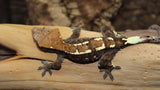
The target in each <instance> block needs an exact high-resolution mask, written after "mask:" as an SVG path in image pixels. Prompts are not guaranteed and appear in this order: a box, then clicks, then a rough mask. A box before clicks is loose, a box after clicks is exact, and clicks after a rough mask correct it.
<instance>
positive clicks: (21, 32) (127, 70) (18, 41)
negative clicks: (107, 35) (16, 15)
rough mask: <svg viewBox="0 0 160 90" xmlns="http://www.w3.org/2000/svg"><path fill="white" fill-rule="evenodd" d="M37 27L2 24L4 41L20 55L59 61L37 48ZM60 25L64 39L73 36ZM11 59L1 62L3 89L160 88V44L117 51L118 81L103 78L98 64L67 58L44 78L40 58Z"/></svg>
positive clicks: (0, 39) (0, 41)
mask: <svg viewBox="0 0 160 90" xmlns="http://www.w3.org/2000/svg"><path fill="white" fill-rule="evenodd" d="M33 27H43V26H27V25H14V24H0V44H1V45H3V46H6V47H8V48H11V49H13V50H16V51H17V53H18V56H17V57H35V58H41V59H49V60H53V61H54V60H55V59H56V55H55V54H51V53H44V52H41V51H39V50H38V49H37V47H36V45H35V43H34V42H33V39H32V34H31V29H32V28H33ZM48 27H50V28H59V29H60V32H61V35H62V37H63V38H67V37H69V36H70V35H71V32H72V30H71V29H70V28H68V27H58V26H57V27H56V26H48ZM122 33H123V34H125V35H127V36H131V35H136V34H138V35H146V34H149V35H151V34H153V35H155V32H154V31H149V30H147V31H142V30H140V31H127V32H122ZM99 36H101V34H100V33H97V32H90V31H84V30H82V33H81V37H99ZM17 57H14V58H10V59H7V60H2V61H0V89H54V90H57V89H58V90H59V89H60V90H109V89H119V90H120V89H121V90H122V89H146V90H150V89H153V90H154V89H157V90H158V89H160V45H156V44H148V43H147V44H139V45H133V46H129V47H127V48H124V49H122V50H121V51H119V52H118V53H117V55H116V56H115V58H114V59H113V64H115V65H119V66H121V67H122V69H121V70H118V71H113V72H112V74H113V75H114V77H115V80H114V81H111V80H110V79H109V78H107V79H106V80H103V78H102V76H103V73H100V72H99V70H98V68H97V63H93V64H86V65H81V64H75V63H72V62H70V61H68V60H66V59H65V61H64V63H63V64H62V69H61V70H60V71H53V75H52V76H49V74H48V73H47V74H46V76H45V77H43V78H42V77H41V72H42V71H38V70H37V68H38V67H39V66H41V65H42V64H41V62H40V61H36V60H32V59H20V60H17V59H15V58H17Z"/></svg>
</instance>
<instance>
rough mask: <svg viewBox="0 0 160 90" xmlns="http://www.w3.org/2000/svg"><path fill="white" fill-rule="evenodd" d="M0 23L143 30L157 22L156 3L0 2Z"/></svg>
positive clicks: (136, 0)
mask: <svg viewBox="0 0 160 90" xmlns="http://www.w3.org/2000/svg"><path fill="white" fill-rule="evenodd" d="M0 4H1V7H2V8H0V12H1V14H0V23H16V24H29V25H35V24H36V25H39V24H41V25H58V26H72V27H74V26H79V27H83V28H84V29H87V30H94V31H98V30H99V24H101V23H105V24H107V25H110V26H114V27H115V29H116V30H125V29H140V28H141V29H146V28H148V26H150V25H152V24H159V23H160V15H159V13H160V11H159V9H160V1H159V0H1V1H0Z"/></svg>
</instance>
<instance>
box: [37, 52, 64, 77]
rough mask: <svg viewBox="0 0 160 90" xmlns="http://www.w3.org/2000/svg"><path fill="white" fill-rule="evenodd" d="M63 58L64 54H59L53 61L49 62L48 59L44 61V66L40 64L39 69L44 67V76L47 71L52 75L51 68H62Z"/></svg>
mask: <svg viewBox="0 0 160 90" xmlns="http://www.w3.org/2000/svg"><path fill="white" fill-rule="evenodd" d="M63 60H64V58H63V55H57V59H56V61H55V62H53V63H49V62H48V61H42V64H43V66H40V67H39V68H38V70H42V69H43V70H44V71H43V72H42V77H44V76H45V74H46V72H49V74H50V75H52V71H51V70H60V69H61V64H62V62H63Z"/></svg>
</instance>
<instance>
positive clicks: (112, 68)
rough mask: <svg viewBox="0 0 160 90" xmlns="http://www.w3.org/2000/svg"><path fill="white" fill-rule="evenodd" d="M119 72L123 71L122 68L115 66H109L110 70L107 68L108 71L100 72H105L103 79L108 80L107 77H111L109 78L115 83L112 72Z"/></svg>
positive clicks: (101, 70) (102, 70)
mask: <svg viewBox="0 0 160 90" xmlns="http://www.w3.org/2000/svg"><path fill="white" fill-rule="evenodd" d="M114 69H115V70H119V69H121V67H120V66H115V67H113V66H108V68H106V69H100V72H104V75H103V79H106V78H107V76H109V78H110V79H111V80H112V81H113V80H114V77H113V75H112V73H111V72H112V70H114Z"/></svg>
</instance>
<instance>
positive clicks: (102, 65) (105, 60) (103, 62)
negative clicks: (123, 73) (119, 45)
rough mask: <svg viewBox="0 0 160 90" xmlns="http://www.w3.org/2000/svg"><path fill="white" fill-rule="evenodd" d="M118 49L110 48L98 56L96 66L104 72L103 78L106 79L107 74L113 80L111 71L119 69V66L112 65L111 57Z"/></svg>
mask: <svg viewBox="0 0 160 90" xmlns="http://www.w3.org/2000/svg"><path fill="white" fill-rule="evenodd" d="M118 51H119V49H110V50H108V51H107V52H106V53H105V54H104V55H103V56H102V57H101V58H100V60H99V63H98V68H99V69H100V72H105V73H104V75H103V79H106V78H107V76H108V75H109V77H110V79H111V80H112V81H113V80H114V77H113V75H112V73H111V72H112V70H114V69H115V70H119V69H121V67H120V66H113V64H112V59H113V57H114V56H115V54H116V53H117V52H118Z"/></svg>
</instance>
